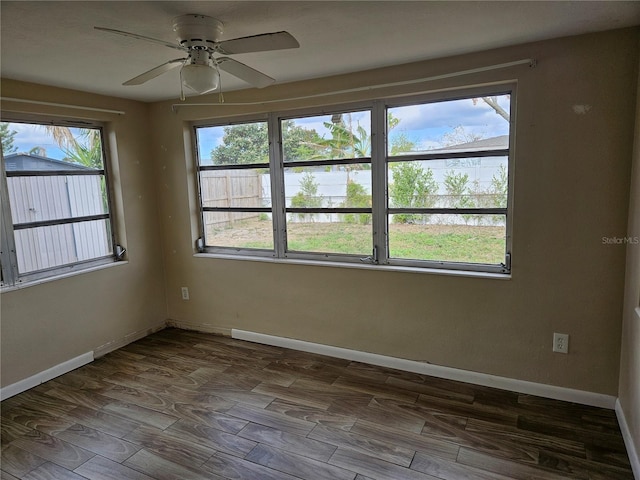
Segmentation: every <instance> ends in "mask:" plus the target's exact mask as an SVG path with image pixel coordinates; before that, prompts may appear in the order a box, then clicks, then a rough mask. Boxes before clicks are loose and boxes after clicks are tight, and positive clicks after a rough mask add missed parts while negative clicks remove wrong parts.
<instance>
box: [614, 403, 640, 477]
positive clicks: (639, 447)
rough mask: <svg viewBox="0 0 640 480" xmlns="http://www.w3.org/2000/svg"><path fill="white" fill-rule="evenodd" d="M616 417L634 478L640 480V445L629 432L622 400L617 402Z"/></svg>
mask: <svg viewBox="0 0 640 480" xmlns="http://www.w3.org/2000/svg"><path fill="white" fill-rule="evenodd" d="M616 417H618V425H620V431H621V432H622V438H623V439H624V445H625V447H626V448H627V455H629V462H630V463H631V470H632V471H633V476H634V477H635V478H636V480H640V456H639V453H638V452H639V451H640V444H636V440H637V439H636V440H634V438H633V436H631V430H629V424H628V423H627V417H626V416H625V414H624V410H623V409H622V405H621V404H620V400H616Z"/></svg>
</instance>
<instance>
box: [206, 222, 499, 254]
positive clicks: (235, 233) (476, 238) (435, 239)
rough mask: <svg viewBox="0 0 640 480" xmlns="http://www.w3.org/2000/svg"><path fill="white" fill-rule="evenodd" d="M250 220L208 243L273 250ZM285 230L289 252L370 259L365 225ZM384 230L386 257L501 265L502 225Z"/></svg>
mask: <svg viewBox="0 0 640 480" xmlns="http://www.w3.org/2000/svg"><path fill="white" fill-rule="evenodd" d="M256 222H258V221H257V220H247V221H245V222H238V223H236V224H235V225H234V228H232V229H226V230H221V231H218V232H216V234H215V236H213V237H209V241H210V242H215V244H216V245H220V246H230V247H238V248H267V249H271V248H273V240H272V238H271V237H270V236H269V233H270V229H264V228H256V227H255V225H253V224H255V223H256ZM261 223H267V222H261ZM287 228H288V231H287V242H288V249H289V250H290V251H299V252H317V253H338V254H352V255H362V256H363V257H364V256H367V255H371V251H372V229H371V225H359V224H352V223H337V222H336V223H324V222H290V223H288V225H287ZM389 230H390V231H389V251H390V256H391V257H392V258H401V259H419V260H442V261H451V262H470V263H488V264H499V263H501V262H504V235H505V230H504V227H495V226H492V227H487V226H472V225H407V224H392V225H391V226H390V229H389Z"/></svg>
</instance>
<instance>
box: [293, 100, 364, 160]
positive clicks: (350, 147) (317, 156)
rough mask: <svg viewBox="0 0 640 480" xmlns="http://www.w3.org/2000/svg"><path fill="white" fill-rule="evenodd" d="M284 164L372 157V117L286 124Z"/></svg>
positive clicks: (360, 115) (353, 114) (335, 116)
mask: <svg viewBox="0 0 640 480" xmlns="http://www.w3.org/2000/svg"><path fill="white" fill-rule="evenodd" d="M281 126H282V144H283V158H284V161H285V162H296V161H308V160H332V159H338V158H362V157H369V156H371V113H370V112H369V111H368V110H367V111H364V112H345V113H336V114H328V115H318V116H314V117H304V118H295V119H291V120H283V121H282V123H281Z"/></svg>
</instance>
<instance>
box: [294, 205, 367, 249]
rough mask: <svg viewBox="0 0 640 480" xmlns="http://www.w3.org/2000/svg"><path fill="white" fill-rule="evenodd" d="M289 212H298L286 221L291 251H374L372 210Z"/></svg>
mask: <svg viewBox="0 0 640 480" xmlns="http://www.w3.org/2000/svg"><path fill="white" fill-rule="evenodd" d="M289 215H290V216H292V215H295V216H296V219H295V221H293V222H289V223H288V225H287V249H288V250H289V251H297V252H318V253H343V254H354V255H363V256H366V255H371V252H372V250H373V243H372V242H373V240H372V227H371V215H370V214H328V215H325V214H322V215H309V214H289ZM314 219H318V221H315V220H314Z"/></svg>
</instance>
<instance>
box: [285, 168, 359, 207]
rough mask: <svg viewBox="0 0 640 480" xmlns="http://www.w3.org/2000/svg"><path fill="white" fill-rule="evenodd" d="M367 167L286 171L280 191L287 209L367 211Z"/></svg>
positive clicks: (290, 169)
mask: <svg viewBox="0 0 640 480" xmlns="http://www.w3.org/2000/svg"><path fill="white" fill-rule="evenodd" d="M369 167H370V165H369V164H363V163H358V164H354V165H327V166H325V167H319V168H318V167H287V168H285V169H284V191H285V197H286V198H285V200H286V205H287V207H291V208H345V207H352V208H355V207H360V208H370V207H371V170H370V169H369Z"/></svg>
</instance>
